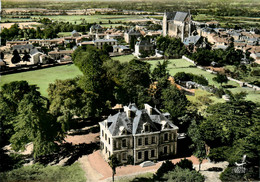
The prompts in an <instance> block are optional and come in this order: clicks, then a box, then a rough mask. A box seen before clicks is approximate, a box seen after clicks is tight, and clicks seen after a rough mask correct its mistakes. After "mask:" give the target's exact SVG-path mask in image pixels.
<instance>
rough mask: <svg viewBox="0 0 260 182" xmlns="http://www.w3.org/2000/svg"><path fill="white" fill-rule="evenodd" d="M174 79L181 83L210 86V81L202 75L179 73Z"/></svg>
mask: <svg viewBox="0 0 260 182" xmlns="http://www.w3.org/2000/svg"><path fill="white" fill-rule="evenodd" d="M174 78H175V79H176V80H179V81H193V82H196V83H198V84H201V85H208V84H209V82H208V80H207V79H206V78H205V77H204V76H202V75H200V76H199V75H194V74H192V73H185V72H178V73H176V74H175V75H174Z"/></svg>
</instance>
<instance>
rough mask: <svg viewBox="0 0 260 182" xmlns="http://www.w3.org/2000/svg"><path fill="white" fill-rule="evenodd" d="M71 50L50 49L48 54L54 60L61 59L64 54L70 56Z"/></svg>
mask: <svg viewBox="0 0 260 182" xmlns="http://www.w3.org/2000/svg"><path fill="white" fill-rule="evenodd" d="M72 53H73V50H59V51H50V52H48V55H49V56H50V57H51V58H52V59H54V60H61V59H62V58H64V56H71V55H72Z"/></svg>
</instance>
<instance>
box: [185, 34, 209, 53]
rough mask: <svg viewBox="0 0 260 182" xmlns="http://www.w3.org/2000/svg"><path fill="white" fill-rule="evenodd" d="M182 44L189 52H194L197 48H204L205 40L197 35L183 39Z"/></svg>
mask: <svg viewBox="0 0 260 182" xmlns="http://www.w3.org/2000/svg"><path fill="white" fill-rule="evenodd" d="M183 44H184V45H185V47H186V48H187V49H188V50H189V51H190V52H195V51H196V50H197V49H198V48H205V47H206V46H207V43H206V41H205V38H203V37H201V36H199V35H195V36H190V37H187V38H185V39H184V41H183Z"/></svg>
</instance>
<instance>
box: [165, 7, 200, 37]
mask: <svg viewBox="0 0 260 182" xmlns="http://www.w3.org/2000/svg"><path fill="white" fill-rule="evenodd" d="M193 30H195V26H194V25H193V23H192V17H191V14H190V13H189V12H164V16H163V36H167V35H168V36H170V37H177V38H180V39H181V40H182V42H183V41H184V39H185V38H187V37H189V36H191V34H192V32H193Z"/></svg>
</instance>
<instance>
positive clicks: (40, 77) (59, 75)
mask: <svg viewBox="0 0 260 182" xmlns="http://www.w3.org/2000/svg"><path fill="white" fill-rule="evenodd" d="M78 75H82V73H81V72H80V70H79V69H78V67H76V66H75V65H74V64H70V65H64V66H56V67H52V68H45V69H40V70H35V71H27V72H23V73H16V74H10V75H3V76H1V77H0V86H2V85H3V84H5V83H9V82H12V81H19V80H26V81H28V82H29V84H36V85H37V86H38V87H40V89H39V91H40V92H41V94H42V95H43V96H45V97H47V96H48V93H47V88H48V86H49V83H53V82H54V81H55V80H57V79H60V80H65V79H69V78H74V77H76V76H78Z"/></svg>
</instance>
